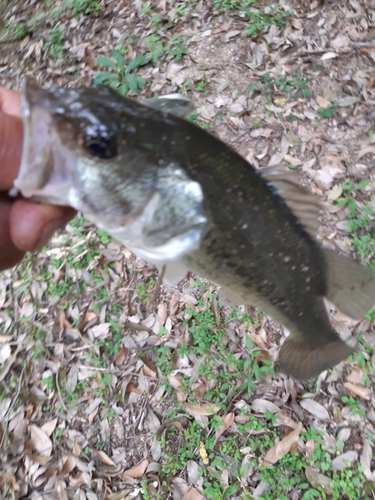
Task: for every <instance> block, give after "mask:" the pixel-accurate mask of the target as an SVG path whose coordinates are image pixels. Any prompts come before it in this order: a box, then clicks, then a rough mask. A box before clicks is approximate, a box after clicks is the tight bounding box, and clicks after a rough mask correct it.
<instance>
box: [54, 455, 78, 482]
mask: <svg viewBox="0 0 375 500" xmlns="http://www.w3.org/2000/svg"><path fill="white" fill-rule="evenodd" d="M76 464H77V458H76V457H67V459H66V460H65V462H64V465H63V466H62V469H61V471H60V472H59V474H58V476H57V477H58V479H60V478H62V477H64V476H67V475H68V474H70V473H71V472H72V470H73V469H74V467H75V466H76Z"/></svg>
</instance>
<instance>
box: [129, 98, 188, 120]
mask: <svg viewBox="0 0 375 500" xmlns="http://www.w3.org/2000/svg"><path fill="white" fill-rule="evenodd" d="M138 102H139V103H140V104H143V106H147V107H148V108H152V109H157V110H158V111H162V112H164V113H170V114H171V115H174V116H177V117H178V118H188V117H189V116H190V115H191V114H192V113H193V111H194V110H195V107H194V104H193V103H192V101H191V100H190V99H188V98H187V97H185V96H183V95H181V94H168V95H162V96H159V97H151V98H147V99H140V100H139V101H138Z"/></svg>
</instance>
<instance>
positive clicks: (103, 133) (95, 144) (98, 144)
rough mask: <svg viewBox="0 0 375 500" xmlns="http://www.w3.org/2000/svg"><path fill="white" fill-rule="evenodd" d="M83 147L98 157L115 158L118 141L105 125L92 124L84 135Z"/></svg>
mask: <svg viewBox="0 0 375 500" xmlns="http://www.w3.org/2000/svg"><path fill="white" fill-rule="evenodd" d="M83 147H84V148H85V150H86V151H87V152H88V153H90V155H92V156H95V157H96V158H113V157H114V156H116V154H117V141H116V137H115V136H114V134H113V133H111V131H109V130H108V129H107V128H106V127H105V126H101V125H90V126H88V127H86V129H85V132H84V136H83Z"/></svg>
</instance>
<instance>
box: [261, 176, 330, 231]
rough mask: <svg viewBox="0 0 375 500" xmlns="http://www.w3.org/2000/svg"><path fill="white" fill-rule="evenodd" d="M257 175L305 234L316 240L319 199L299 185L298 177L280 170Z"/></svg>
mask: <svg viewBox="0 0 375 500" xmlns="http://www.w3.org/2000/svg"><path fill="white" fill-rule="evenodd" d="M259 173H260V174H261V175H262V177H264V178H265V179H266V180H267V181H268V182H270V183H271V184H272V186H273V187H274V188H275V189H276V192H277V194H278V195H279V196H281V197H282V198H283V199H284V201H285V203H286V204H287V205H288V207H289V208H290V209H291V211H292V212H293V214H294V215H295V216H296V217H297V219H298V220H299V222H300V223H301V225H302V226H303V227H304V229H305V230H306V232H307V233H308V234H309V235H310V236H311V237H312V238H313V239H314V240H316V237H317V234H318V230H319V222H318V217H319V212H320V206H319V198H318V197H317V196H315V195H313V194H311V193H309V191H307V190H306V189H304V188H303V187H301V186H300V185H299V177H298V176H297V175H296V174H294V173H292V172H285V171H283V170H281V169H280V168H275V167H267V168H263V169H262V170H259Z"/></svg>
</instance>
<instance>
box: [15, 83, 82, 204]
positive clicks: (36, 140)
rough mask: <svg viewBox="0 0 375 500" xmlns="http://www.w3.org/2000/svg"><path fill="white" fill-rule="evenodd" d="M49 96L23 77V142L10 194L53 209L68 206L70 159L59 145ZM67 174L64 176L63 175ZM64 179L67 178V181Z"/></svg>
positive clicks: (59, 140) (67, 152)
mask: <svg viewBox="0 0 375 500" xmlns="http://www.w3.org/2000/svg"><path fill="white" fill-rule="evenodd" d="M52 99H53V96H52V95H51V94H50V92H49V91H48V90H45V89H43V88H41V87H39V85H38V83H37V81H36V80H35V79H34V78H31V77H27V78H25V79H24V81H23V82H22V86H21V112H22V122H23V127H24V139H23V147H22V155H21V165H20V169H19V172H18V177H17V179H16V180H15V181H14V189H13V190H12V192H11V194H13V195H14V194H17V193H18V192H20V193H21V194H22V195H23V196H25V197H26V198H31V199H32V200H34V201H39V202H42V203H51V204H54V205H69V189H68V185H69V183H71V168H69V169H66V165H67V164H69V163H70V165H72V164H73V165H74V155H73V154H72V153H71V152H69V150H68V149H67V148H65V147H64V145H63V144H62V143H61V139H60V137H59V134H58V132H57V130H56V126H55V124H54V119H53V113H52ZM67 174H68V175H67ZM67 177H68V178H67Z"/></svg>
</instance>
